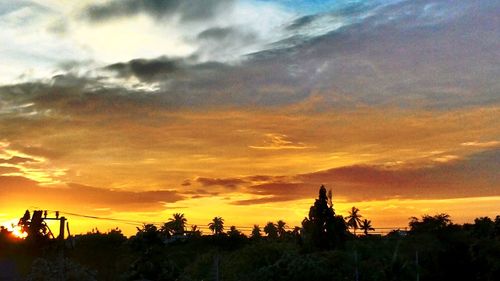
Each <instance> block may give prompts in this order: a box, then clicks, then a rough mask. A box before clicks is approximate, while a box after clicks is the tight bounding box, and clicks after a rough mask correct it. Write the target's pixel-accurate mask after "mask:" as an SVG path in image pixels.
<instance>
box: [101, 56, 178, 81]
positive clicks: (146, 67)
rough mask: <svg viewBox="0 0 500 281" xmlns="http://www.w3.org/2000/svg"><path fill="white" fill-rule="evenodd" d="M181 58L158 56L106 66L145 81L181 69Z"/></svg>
mask: <svg viewBox="0 0 500 281" xmlns="http://www.w3.org/2000/svg"><path fill="white" fill-rule="evenodd" d="M180 63H181V62H180V60H173V59H168V58H158V59H153V60H146V59H135V60H131V61H129V62H126V63H115V64H111V65H108V66H106V67H105V69H106V70H110V71H114V72H116V73H117V74H118V75H119V76H121V77H130V76H135V77H137V78H139V79H140V80H143V81H154V80H158V79H164V78H165V76H168V75H169V74H173V73H175V72H177V71H179V70H180V69H181V66H180V65H179V64H180Z"/></svg>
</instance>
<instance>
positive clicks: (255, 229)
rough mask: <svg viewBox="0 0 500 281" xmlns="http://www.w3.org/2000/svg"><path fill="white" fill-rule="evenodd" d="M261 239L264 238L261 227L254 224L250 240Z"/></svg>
mask: <svg viewBox="0 0 500 281" xmlns="http://www.w3.org/2000/svg"><path fill="white" fill-rule="evenodd" d="M261 237H262V234H261V233H260V227H259V226H258V225H257V224H254V225H253V229H252V234H251V235H250V238H252V239H259V238H261Z"/></svg>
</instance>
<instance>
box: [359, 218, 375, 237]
mask: <svg viewBox="0 0 500 281" xmlns="http://www.w3.org/2000/svg"><path fill="white" fill-rule="evenodd" d="M359 229H361V230H363V233H364V234H365V235H366V236H368V231H373V230H375V228H373V227H372V221H371V220H367V219H364V220H363V221H362V222H361V225H360V227H359Z"/></svg>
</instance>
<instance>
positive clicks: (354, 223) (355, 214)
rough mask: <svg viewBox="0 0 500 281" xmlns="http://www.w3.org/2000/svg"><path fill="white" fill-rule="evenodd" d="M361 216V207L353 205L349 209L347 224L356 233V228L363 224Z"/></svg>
mask: <svg viewBox="0 0 500 281" xmlns="http://www.w3.org/2000/svg"><path fill="white" fill-rule="evenodd" d="M361 217H362V215H360V214H359V209H358V208H356V207H354V206H353V207H352V208H351V210H350V211H349V216H347V218H346V219H347V225H348V226H349V227H351V228H352V229H354V234H356V230H357V229H358V228H359V226H360V225H361Z"/></svg>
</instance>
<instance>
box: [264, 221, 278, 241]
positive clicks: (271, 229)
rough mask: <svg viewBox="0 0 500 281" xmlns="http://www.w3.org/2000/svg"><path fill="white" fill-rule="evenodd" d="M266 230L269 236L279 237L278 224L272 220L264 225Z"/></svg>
mask: <svg viewBox="0 0 500 281" xmlns="http://www.w3.org/2000/svg"><path fill="white" fill-rule="evenodd" d="M264 232H265V233H266V234H267V237H269V238H277V237H278V229H277V228H276V225H275V224H274V223H272V222H268V223H267V224H266V226H264Z"/></svg>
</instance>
